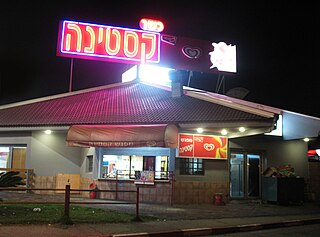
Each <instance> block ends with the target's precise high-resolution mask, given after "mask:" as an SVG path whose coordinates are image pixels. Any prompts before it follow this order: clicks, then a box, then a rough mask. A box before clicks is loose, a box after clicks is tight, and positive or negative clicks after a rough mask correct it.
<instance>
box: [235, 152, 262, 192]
mask: <svg viewBox="0 0 320 237" xmlns="http://www.w3.org/2000/svg"><path fill="white" fill-rule="evenodd" d="M260 163H261V154H258V153H248V152H231V157H230V197H231V198H258V197H260V167H261V166H260Z"/></svg>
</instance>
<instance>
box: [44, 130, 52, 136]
mask: <svg viewBox="0 0 320 237" xmlns="http://www.w3.org/2000/svg"><path fill="white" fill-rule="evenodd" d="M44 133H45V134H47V135H50V134H51V133H52V131H51V130H46V131H44Z"/></svg>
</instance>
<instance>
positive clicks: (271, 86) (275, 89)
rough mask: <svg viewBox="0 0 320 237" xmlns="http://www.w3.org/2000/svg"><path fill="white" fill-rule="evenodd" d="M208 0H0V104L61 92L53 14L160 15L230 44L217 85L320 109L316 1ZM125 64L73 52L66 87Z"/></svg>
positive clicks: (183, 31)
mask: <svg viewBox="0 0 320 237" xmlns="http://www.w3.org/2000/svg"><path fill="white" fill-rule="evenodd" d="M209 2H210V5H208V3H209ZM209 2H208V1H199V0H198V1H173V0H171V1H167V0H159V1H144V0H141V1H139V0H131V1H121V0H116V1H113V2H112V1H106V0H105V1H96V0H91V1H67V0H66V1H43V2H38V1H22V0H20V1H14V0H11V1H3V2H1V6H0V9H1V10H0V11H1V12H0V13H1V16H0V17H1V21H0V24H1V28H0V30H1V33H0V38H1V39H0V55H1V57H0V60H1V61H0V62H1V66H0V69H1V70H0V104H6V103H11V102H17V101H22V100H27V99H33V98H39V97H42V96H47V95H54V94H59V93H64V92H68V90H69V69H70V58H63V57H58V56H56V45H57V36H58V23H59V20H64V19H69V20H76V21H84V22H92V23H97V24H104V25H111V26H123V27H128V28H136V29H138V28H139V21H140V19H141V18H143V17H147V18H154V19H159V20H161V21H163V22H164V24H165V30H164V33H166V34H171V35H175V36H183V37H188V38H194V39H201V40H208V41H212V42H213V41H214V42H219V41H225V42H227V43H230V44H235V45H237V60H238V65H237V70H238V72H237V74H235V75H230V76H226V77H225V92H227V91H228V90H229V89H231V88H235V87H244V88H246V89H248V90H249V93H248V95H247V96H246V97H245V99H246V100H249V101H253V102H257V103H261V104H265V105H269V106H274V107H277V108H280V109H285V110H289V111H293V112H297V113H302V114H306V115H311V116H316V117H320V104H319V96H320V93H319V88H320V83H319V81H320V73H319V70H318V68H319V66H320V65H319V62H320V60H319V58H318V57H319V56H318V55H319V53H320V47H319V42H320V37H319V34H320V30H319V29H320V28H319V23H320V19H319V16H320V14H319V11H318V7H316V1H313V3H309V1H304V2H297V3H296V1H293V2H292V1H249V2H250V4H249V3H243V2H244V1H227V0H224V1H209ZM310 2H311V1H310ZM301 3H303V4H305V5H301ZM131 66H132V65H126V64H120V63H111V62H99V61H87V60H80V59H75V60H74V74H73V90H74V91H75V90H79V89H84V88H91V87H95V86H100V85H106V84H110V83H114V82H119V81H120V80H121V73H122V72H123V71H124V70H125V69H127V68H129V67H131ZM216 83H217V75H215V74H210V75H207V74H202V73H195V76H194V78H193V79H192V81H191V84H190V85H191V86H193V87H196V88H200V89H205V90H208V91H215V90H216ZM220 93H222V91H220Z"/></svg>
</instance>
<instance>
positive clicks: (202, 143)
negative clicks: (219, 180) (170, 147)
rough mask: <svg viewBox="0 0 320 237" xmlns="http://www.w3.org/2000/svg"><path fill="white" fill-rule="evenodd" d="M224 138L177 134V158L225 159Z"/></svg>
mask: <svg viewBox="0 0 320 237" xmlns="http://www.w3.org/2000/svg"><path fill="white" fill-rule="evenodd" d="M227 145H228V140H227V138H226V137H221V136H212V135H198V134H187V133H179V151H178V156H179V157H189V158H205V159H227V148H228V146H227Z"/></svg>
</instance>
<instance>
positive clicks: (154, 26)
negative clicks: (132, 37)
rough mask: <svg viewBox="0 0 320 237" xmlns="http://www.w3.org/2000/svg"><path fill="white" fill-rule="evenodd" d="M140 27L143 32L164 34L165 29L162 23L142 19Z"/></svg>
mask: <svg viewBox="0 0 320 237" xmlns="http://www.w3.org/2000/svg"><path fill="white" fill-rule="evenodd" d="M139 26H140V28H141V29H143V30H148V31H155V32H162V31H163V29H164V25H163V23H162V22H161V21H158V20H153V19H148V18H142V19H141V20H140V22H139Z"/></svg>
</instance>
